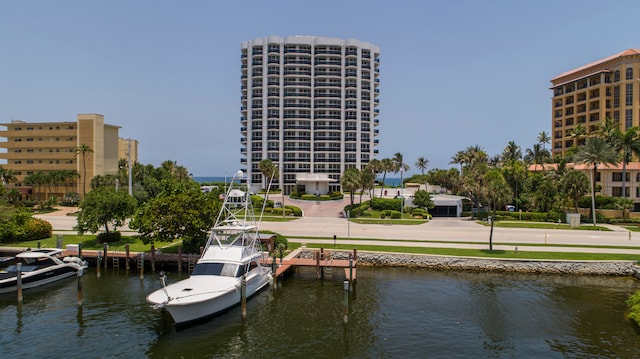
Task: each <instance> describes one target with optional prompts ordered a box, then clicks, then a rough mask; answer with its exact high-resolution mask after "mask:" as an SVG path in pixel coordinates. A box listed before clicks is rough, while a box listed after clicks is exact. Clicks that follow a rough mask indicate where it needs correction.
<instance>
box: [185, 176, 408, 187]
mask: <svg viewBox="0 0 640 359" xmlns="http://www.w3.org/2000/svg"><path fill="white" fill-rule="evenodd" d="M193 179H194V180H195V181H196V182H198V183H211V182H216V183H226V182H231V179H232V177H231V176H227V177H225V176H193ZM376 181H378V182H380V181H382V178H376ZM400 182H401V179H400V177H397V178H396V177H387V178H385V179H384V185H385V186H390V187H398V186H400Z"/></svg>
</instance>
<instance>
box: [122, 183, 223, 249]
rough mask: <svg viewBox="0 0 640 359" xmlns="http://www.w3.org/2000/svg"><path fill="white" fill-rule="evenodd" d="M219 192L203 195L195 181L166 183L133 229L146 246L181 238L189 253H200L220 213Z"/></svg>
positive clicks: (138, 215) (135, 219) (139, 213)
mask: <svg viewBox="0 0 640 359" xmlns="http://www.w3.org/2000/svg"><path fill="white" fill-rule="evenodd" d="M217 195H218V193H217V192H215V191H213V192H210V193H208V194H205V193H202V191H201V190H200V186H199V185H198V184H197V183H195V182H180V181H167V180H165V181H163V182H162V190H161V191H160V193H158V195H157V196H155V197H153V198H151V199H150V200H149V201H147V202H146V203H145V204H144V205H142V206H141V207H140V208H139V210H138V211H137V213H136V215H135V216H134V217H133V218H132V219H131V222H130V223H129V227H130V228H131V229H134V230H137V231H138V233H140V238H141V240H142V241H143V243H155V242H156V241H160V242H167V241H173V240H174V239H178V238H181V239H182V240H183V247H184V248H185V250H187V251H190V252H192V253H197V252H198V250H199V248H200V247H201V246H203V245H204V244H205V243H206V240H207V233H208V231H209V229H210V228H211V225H212V223H213V222H214V220H215V216H216V215H217V214H218V212H219V211H220V206H221V203H220V200H219V199H217Z"/></svg>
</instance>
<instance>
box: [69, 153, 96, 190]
mask: <svg viewBox="0 0 640 359" xmlns="http://www.w3.org/2000/svg"><path fill="white" fill-rule="evenodd" d="M73 152H74V153H75V155H76V156H77V155H82V198H84V196H85V195H86V194H87V154H88V153H93V149H91V147H89V145H87V144H85V143H83V144H81V145H80V146H78V147H76V148H75V149H74V150H73Z"/></svg>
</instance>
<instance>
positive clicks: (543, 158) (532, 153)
mask: <svg viewBox="0 0 640 359" xmlns="http://www.w3.org/2000/svg"><path fill="white" fill-rule="evenodd" d="M524 158H525V161H527V162H529V163H533V164H534V166H535V167H534V172H536V171H537V170H538V165H539V164H544V163H547V161H549V160H550V159H551V154H549V151H548V150H546V149H543V148H542V146H540V144H539V143H536V144H534V145H533V149H531V148H527V150H526V154H525V156H524Z"/></svg>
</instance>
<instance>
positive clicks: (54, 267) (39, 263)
mask: <svg viewBox="0 0 640 359" xmlns="http://www.w3.org/2000/svg"><path fill="white" fill-rule="evenodd" d="M61 256H62V250H61V249H56V248H42V249H34V250H28V251H25V252H22V253H19V254H17V255H16V256H15V260H14V261H11V262H12V263H13V264H10V265H9V266H8V267H6V268H4V269H2V270H0V294H1V293H11V292H15V291H17V290H18V286H17V284H18V280H17V278H18V276H17V273H18V263H19V264H20V272H21V278H22V289H29V288H34V287H38V286H41V285H44V284H48V283H52V282H55V281H58V280H61V279H65V278H69V277H74V276H77V275H78V273H80V274H83V273H84V270H85V269H87V263H86V262H85V261H83V260H82V259H80V258H78V257H75V256H67V257H64V258H61Z"/></svg>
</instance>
